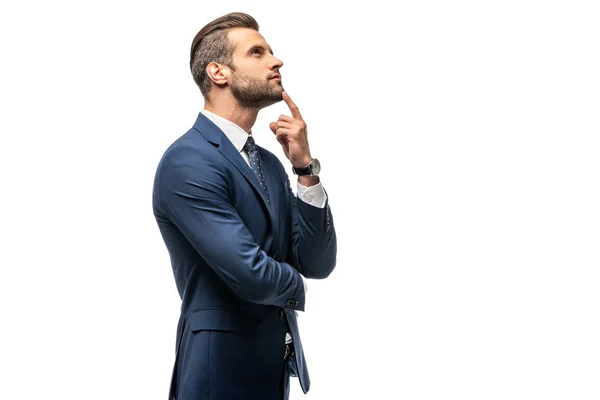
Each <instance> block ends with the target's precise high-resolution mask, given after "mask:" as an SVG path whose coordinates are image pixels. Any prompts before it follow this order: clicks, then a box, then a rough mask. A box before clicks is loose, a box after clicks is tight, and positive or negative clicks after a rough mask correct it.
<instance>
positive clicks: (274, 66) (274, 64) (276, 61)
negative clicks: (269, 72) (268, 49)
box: [271, 56, 283, 69]
mask: <svg viewBox="0 0 600 400" xmlns="http://www.w3.org/2000/svg"><path fill="white" fill-rule="evenodd" d="M281 67H283V61H281V60H280V59H279V58H277V57H275V56H273V60H272V61H271V69H279V68H281Z"/></svg>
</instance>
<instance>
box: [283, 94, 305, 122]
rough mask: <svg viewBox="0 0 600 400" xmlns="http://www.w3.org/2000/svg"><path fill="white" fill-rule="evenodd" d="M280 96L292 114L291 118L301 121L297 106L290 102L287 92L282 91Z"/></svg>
mask: <svg viewBox="0 0 600 400" xmlns="http://www.w3.org/2000/svg"><path fill="white" fill-rule="evenodd" d="M281 96H282V97H283V101H285V104H287V105H288V107H289V108H290V111H291V112H292V117H293V118H299V119H302V115H300V110H298V106H297V105H296V103H294V102H293V101H292V99H291V98H290V96H289V95H288V94H287V92H285V91H284V92H283V93H281Z"/></svg>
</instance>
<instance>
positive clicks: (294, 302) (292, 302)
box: [287, 300, 298, 308]
mask: <svg viewBox="0 0 600 400" xmlns="http://www.w3.org/2000/svg"><path fill="white" fill-rule="evenodd" d="M296 305H298V302H297V301H296V300H288V301H287V306H288V307H290V308H294V307H296Z"/></svg>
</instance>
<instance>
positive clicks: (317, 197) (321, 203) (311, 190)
mask: <svg viewBox="0 0 600 400" xmlns="http://www.w3.org/2000/svg"><path fill="white" fill-rule="evenodd" d="M298 198H299V199H300V200H302V201H303V202H305V203H307V204H310V205H311V206H314V207H317V208H325V203H326V201H327V195H326V194H325V190H324V189H323V185H321V182H319V183H317V184H316V185H313V186H304V185H302V184H300V182H298Z"/></svg>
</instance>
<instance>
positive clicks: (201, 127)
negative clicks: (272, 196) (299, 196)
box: [194, 113, 273, 222]
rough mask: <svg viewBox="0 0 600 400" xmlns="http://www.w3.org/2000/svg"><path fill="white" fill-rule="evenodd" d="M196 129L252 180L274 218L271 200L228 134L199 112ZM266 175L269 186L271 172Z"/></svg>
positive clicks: (248, 179) (251, 182) (253, 185)
mask: <svg viewBox="0 0 600 400" xmlns="http://www.w3.org/2000/svg"><path fill="white" fill-rule="evenodd" d="M194 129H196V130H197V131H198V132H200V134H201V135H202V136H204V138H205V139H206V140H208V141H209V142H210V143H212V144H213V145H215V146H216V147H217V148H218V150H219V152H220V153H221V154H223V156H224V157H225V158H226V159H227V160H229V162H230V163H231V164H233V165H234V166H235V168H236V169H237V170H238V171H239V172H240V173H241V174H242V175H244V177H245V178H246V180H247V181H248V182H250V184H251V185H252V187H253V188H254V190H255V191H256V192H257V193H258V195H259V196H260V198H261V199H262V202H263V204H264V206H265V207H266V209H267V211H268V214H269V215H270V216H271V219H273V216H272V215H271V213H272V210H271V206H270V205H269V202H268V200H267V195H266V193H265V192H264V190H263V189H262V188H261V187H260V183H259V182H258V178H257V177H256V175H254V173H253V172H252V170H251V169H250V167H249V166H248V164H246V161H245V160H244V159H243V158H242V155H241V154H240V153H239V152H238V151H237V149H236V148H235V147H233V144H232V143H231V141H230V140H229V139H227V136H225V134H224V133H223V131H222V130H221V129H219V127H217V126H216V125H215V124H213V123H212V121H211V120H209V119H208V118H206V117H205V116H204V115H203V114H202V113H199V114H198V119H197V120H196V123H195V124H194ZM265 175H266V176H265V179H266V180H267V186H269V181H270V177H268V175H269V174H267V173H265ZM271 186H272V184H271ZM267 188H268V187H267ZM271 222H272V221H271Z"/></svg>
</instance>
